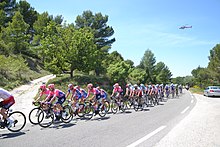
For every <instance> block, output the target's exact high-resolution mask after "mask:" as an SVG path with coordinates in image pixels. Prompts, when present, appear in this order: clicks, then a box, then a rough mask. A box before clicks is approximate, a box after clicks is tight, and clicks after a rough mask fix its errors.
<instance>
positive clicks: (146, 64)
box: [138, 49, 156, 83]
mask: <svg viewBox="0 0 220 147" xmlns="http://www.w3.org/2000/svg"><path fill="white" fill-rule="evenodd" d="M155 63H156V58H155V56H154V54H153V52H152V51H151V50H149V49H148V50H146V51H145V53H144V56H143V57H142V59H141V62H140V64H139V66H138V67H139V68H142V69H144V70H145V71H146V79H145V80H146V82H148V83H149V82H153V83H155V82H156V79H155V75H154V74H155Z"/></svg>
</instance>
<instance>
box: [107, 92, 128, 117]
mask: <svg viewBox="0 0 220 147" xmlns="http://www.w3.org/2000/svg"><path fill="white" fill-rule="evenodd" d="M110 107H111V110H112V113H113V114H116V113H117V112H118V111H120V110H121V111H122V112H125V109H126V105H125V103H124V101H123V98H118V97H114V96H112V97H111V103H110Z"/></svg>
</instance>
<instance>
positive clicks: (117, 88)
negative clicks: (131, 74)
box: [113, 86, 123, 93]
mask: <svg viewBox="0 0 220 147" xmlns="http://www.w3.org/2000/svg"><path fill="white" fill-rule="evenodd" d="M113 91H114V93H116V92H119V93H121V92H123V89H122V88H121V86H118V87H114V89H113Z"/></svg>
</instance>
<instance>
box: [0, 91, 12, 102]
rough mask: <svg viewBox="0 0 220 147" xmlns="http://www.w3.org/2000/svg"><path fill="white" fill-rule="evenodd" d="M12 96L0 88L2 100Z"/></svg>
mask: <svg viewBox="0 0 220 147" xmlns="http://www.w3.org/2000/svg"><path fill="white" fill-rule="evenodd" d="M10 96H12V94H11V93H10V92H8V91H7V90H5V89H2V88H0V98H2V99H3V100H5V99H8V98H9V97H10Z"/></svg>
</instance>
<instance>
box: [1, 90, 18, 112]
mask: <svg viewBox="0 0 220 147" xmlns="http://www.w3.org/2000/svg"><path fill="white" fill-rule="evenodd" d="M0 98H2V99H3V101H1V102H0V107H2V108H4V109H9V108H10V107H11V106H12V105H13V104H14V103H15V99H14V97H13V96H12V94H11V93H10V92H8V91H7V90H5V89H2V88H0Z"/></svg>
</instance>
